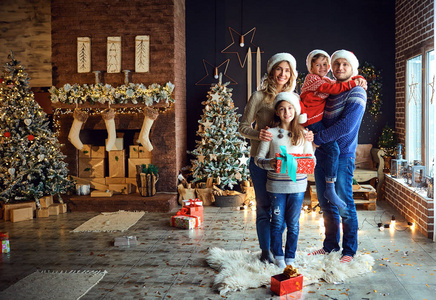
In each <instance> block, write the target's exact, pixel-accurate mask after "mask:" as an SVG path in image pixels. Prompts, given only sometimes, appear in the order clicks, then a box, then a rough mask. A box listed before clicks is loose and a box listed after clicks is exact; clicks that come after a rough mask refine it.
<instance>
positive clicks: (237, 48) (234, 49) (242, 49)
mask: <svg viewBox="0 0 436 300" xmlns="http://www.w3.org/2000/svg"><path fill="white" fill-rule="evenodd" d="M229 32H230V36H231V38H232V43H231V44H230V45H228V46H227V47H226V48H224V49H223V50H221V53H236V55H237V56H238V60H239V65H240V66H241V68H243V67H244V66H245V62H246V61H247V56H248V51H247V49H246V48H247V47H248V46H250V45H251V46H252V47H254V48H255V49H256V48H257V47H258V46H256V45H255V44H253V39H254V34H255V33H256V27H253V28H252V29H251V30H249V31H247V32H246V33H244V34H240V33H238V32H237V31H236V30H234V29H233V28H232V27H229ZM235 36H237V37H239V38H238V41H241V43H240V44H239V45H238V44H235ZM246 36H248V37H250V36H251V39H250V42H249V43H248V44H249V45H247V44H245V43H243V41H244V39H245V37H246ZM239 53H241V55H245V56H244V62H242V61H241V56H240V55H239ZM260 53H263V51H260ZM252 54H256V52H252Z"/></svg>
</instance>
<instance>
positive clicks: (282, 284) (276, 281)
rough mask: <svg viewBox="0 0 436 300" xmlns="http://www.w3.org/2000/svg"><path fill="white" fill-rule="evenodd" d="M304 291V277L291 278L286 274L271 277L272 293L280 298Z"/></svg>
mask: <svg viewBox="0 0 436 300" xmlns="http://www.w3.org/2000/svg"><path fill="white" fill-rule="evenodd" d="M302 289H303V275H301V274H300V275H298V276H296V277H291V278H289V277H288V276H286V275H285V274H278V275H274V276H271V291H273V292H274V293H276V294H277V295H279V296H283V295H286V294H289V293H292V292H296V291H301V290H302Z"/></svg>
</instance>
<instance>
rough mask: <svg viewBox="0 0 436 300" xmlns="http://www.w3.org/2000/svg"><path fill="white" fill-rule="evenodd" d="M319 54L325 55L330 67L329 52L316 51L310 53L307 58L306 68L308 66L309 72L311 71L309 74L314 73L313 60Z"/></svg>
mask: <svg viewBox="0 0 436 300" xmlns="http://www.w3.org/2000/svg"><path fill="white" fill-rule="evenodd" d="M317 54H322V55H325V57H327V62H328V64H329V65H330V55H329V54H328V53H327V52H325V51H324V50H320V49H315V50H313V51H312V52H310V53H309V54H308V55H307V58H306V66H307V71H309V73H312V71H311V70H312V59H313V57H314V56H315V55H317Z"/></svg>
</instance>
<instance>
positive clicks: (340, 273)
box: [207, 248, 374, 295]
mask: <svg viewBox="0 0 436 300" xmlns="http://www.w3.org/2000/svg"><path fill="white" fill-rule="evenodd" d="M314 250H316V249H308V250H307V252H304V251H297V256H296V263H295V265H294V267H296V268H298V270H299V272H300V273H301V274H303V276H304V277H303V284H304V285H308V284H311V283H314V282H316V281H318V280H320V279H322V280H324V281H326V282H328V283H332V282H341V281H344V280H345V279H347V278H350V277H355V276H359V275H361V274H363V273H366V272H369V271H371V269H372V266H373V265H374V258H373V257H372V256H371V255H370V254H365V253H357V254H356V255H355V256H354V259H353V260H352V261H351V262H349V263H344V264H341V263H339V260H340V258H341V254H340V253H339V252H334V253H330V254H328V255H307V254H308V253H310V252H312V251H314ZM259 258H260V251H258V252H249V251H246V250H224V249H221V248H211V249H210V250H209V257H208V258H207V262H208V264H209V265H210V266H211V267H212V268H213V269H215V270H217V271H219V273H218V274H217V275H216V277H215V280H214V286H215V287H216V288H218V291H219V292H220V294H221V295H225V294H227V293H228V292H235V291H243V290H246V289H249V288H258V287H260V286H262V285H267V286H269V285H270V284H271V276H273V275H277V274H280V273H282V272H283V270H282V269H280V268H279V267H277V266H276V265H274V264H265V263H262V262H261V261H260V260H259Z"/></svg>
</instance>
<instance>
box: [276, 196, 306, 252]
mask: <svg viewBox="0 0 436 300" xmlns="http://www.w3.org/2000/svg"><path fill="white" fill-rule="evenodd" d="M269 196H270V198H271V210H272V217H271V246H272V247H271V249H272V253H273V254H274V257H277V256H285V258H295V252H296V251H297V243H298V234H299V231H300V213H301V206H302V205H303V199H304V192H303V193H292V194H276V193H269ZM284 224H286V226H287V233H286V247H285V254H284V255H283V245H282V244H283V243H282V235H283V229H282V228H283V226H284Z"/></svg>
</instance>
